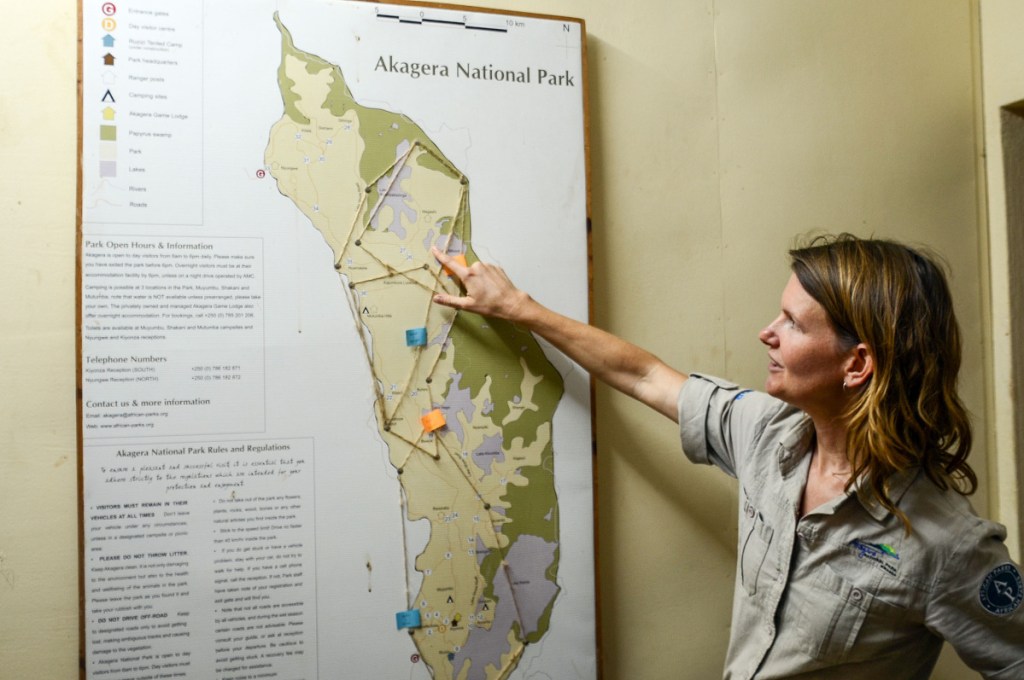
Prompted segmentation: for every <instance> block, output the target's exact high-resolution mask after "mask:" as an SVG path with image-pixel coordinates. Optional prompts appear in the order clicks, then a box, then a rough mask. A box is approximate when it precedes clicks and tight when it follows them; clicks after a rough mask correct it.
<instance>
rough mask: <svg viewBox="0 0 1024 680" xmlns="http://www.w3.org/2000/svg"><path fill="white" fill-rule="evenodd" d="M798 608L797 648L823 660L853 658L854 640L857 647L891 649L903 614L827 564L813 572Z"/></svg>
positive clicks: (901, 623)
mask: <svg viewBox="0 0 1024 680" xmlns="http://www.w3.org/2000/svg"><path fill="white" fill-rule="evenodd" d="M800 609H801V614H800V620H799V624H798V626H799V628H800V629H801V636H800V638H801V648H802V649H803V651H804V652H805V653H807V654H808V655H810V656H811V657H812V658H814V659H818V660H819V661H826V662H838V661H854V660H855V659H853V658H851V651H852V650H853V649H854V648H855V643H856V645H857V647H856V648H857V649H863V650H874V651H875V652H877V653H882V651H883V650H884V651H891V650H890V649H889V648H890V647H891V645H893V644H894V643H895V642H896V631H897V630H898V629H899V628H901V627H902V626H903V625H904V624H905V618H906V614H907V612H906V611H905V610H904V609H902V608H901V607H897V606H895V605H892V604H889V603H888V602H886V601H884V600H881V599H879V598H878V597H876V596H875V595H874V594H872V593H871V592H870V591H869V590H867V589H866V588H862V587H859V586H857V585H855V584H853V583H851V582H850V581H847V580H846V579H845V578H843V577H842V576H840V575H839V574H837V573H835V572H834V571H832V570H831V569H829V568H828V567H827V566H826V567H823V568H821V569H820V570H818V572H817V573H816V574H815V576H814V580H813V585H812V588H811V593H810V594H809V597H807V598H805V599H804V601H803V602H801V605H800Z"/></svg>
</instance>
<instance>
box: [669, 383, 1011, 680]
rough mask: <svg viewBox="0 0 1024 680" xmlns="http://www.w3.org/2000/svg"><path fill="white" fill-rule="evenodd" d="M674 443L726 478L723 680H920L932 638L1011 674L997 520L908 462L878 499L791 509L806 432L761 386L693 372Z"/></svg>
mask: <svg viewBox="0 0 1024 680" xmlns="http://www.w3.org/2000/svg"><path fill="white" fill-rule="evenodd" d="M679 423H680V432H681V437H682V444H683V450H684V451H685V453H686V455H687V456H688V457H689V458H690V459H691V460H693V461H694V462H697V463H705V464H710V465H715V466H717V467H719V468H721V469H722V470H724V471H725V472H726V473H728V474H729V475H731V476H733V477H736V478H737V479H738V480H739V486H740V489H739V525H740V526H739V547H738V555H737V568H736V571H737V574H736V588H735V595H734V598H733V611H732V632H731V635H730V641H729V651H728V655H727V658H726V667H725V678H727V679H730V680H738V679H741V678H755V677H756V678H794V677H799V678H829V679H830V680H831V679H837V680H842V679H843V678H886V679H887V680H899V679H901V678H907V679H918V678H920V679H925V678H928V677H929V675H930V673H931V670H932V667H933V666H934V665H935V662H936V659H937V658H938V655H939V651H940V649H941V647H942V641H943V640H947V641H949V642H950V643H951V644H952V645H953V647H954V648H955V649H956V651H957V653H958V654H959V655H960V657H961V658H962V659H963V660H964V661H965V662H966V663H967V664H968V665H969V666H971V667H972V668H974V669H976V670H978V671H979V672H981V673H982V674H983V675H984V676H985V677H986V678H998V679H999V680H1009V679H1010V678H1014V679H1021V678H1024V605H1022V604H1021V599H1022V597H1024V584H1022V583H1021V576H1020V573H1021V572H1020V569H1019V568H1018V567H1017V566H1016V565H1015V564H1013V563H1012V562H1011V560H1010V558H1009V555H1008V553H1007V550H1006V546H1005V545H1004V544H1003V539H1004V538H1005V536H1006V530H1005V528H1004V527H1003V526H1002V525H999V524H996V523H994V522H989V521H987V520H984V519H981V518H979V517H978V516H977V515H975V514H974V511H973V510H972V509H971V506H970V503H969V502H968V501H967V500H966V499H965V498H964V497H963V496H961V495H960V494H958V493H956V492H955V491H942V490H940V489H939V488H938V487H937V486H935V485H934V484H933V483H932V482H930V481H929V480H928V478H927V477H926V476H925V475H924V474H920V473H919V471H918V470H911V471H908V472H907V473H903V474H901V475H899V476H898V477H897V478H896V479H894V480H893V484H892V487H891V491H890V497H891V498H892V500H893V501H894V502H895V503H896V505H897V506H898V507H899V508H900V509H901V510H902V511H903V512H905V513H906V514H907V516H908V517H909V518H910V521H911V523H912V525H913V532H912V533H911V535H910V536H907V535H905V531H904V527H903V524H902V522H901V521H900V520H899V518H897V517H895V516H894V515H892V514H891V513H890V512H889V511H887V510H886V509H885V508H883V507H881V506H880V505H878V504H872V503H867V502H864V501H862V500H861V497H860V496H859V495H857V494H851V495H843V496H840V497H839V498H836V499H834V500H833V501H831V502H829V503H826V504H825V505H823V506H821V507H819V508H817V509H815V510H814V511H813V512H811V513H810V514H808V515H807V516H805V517H803V518H801V517H800V503H801V497H802V495H803V488H804V484H805V482H806V480H807V473H808V469H809V465H810V458H811V457H810V456H809V455H808V454H809V452H810V444H811V435H812V427H811V423H810V420H809V419H808V418H807V416H805V415H804V414H803V413H802V412H800V411H798V410H796V409H795V408H793V407H791V406H789V405H787V404H785V403H784V402H781V401H778V400H777V399H774V398H772V397H770V396H768V395H766V394H762V393H759V392H752V391H749V390H740V389H739V388H737V387H736V386H735V385H732V384H730V383H727V382H723V381H720V380H717V379H715V378H709V377H704V376H699V375H692V376H691V377H690V379H689V380H687V381H686V383H685V385H684V386H683V389H682V391H681V392H680V395H679Z"/></svg>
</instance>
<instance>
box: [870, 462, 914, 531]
mask: <svg viewBox="0 0 1024 680" xmlns="http://www.w3.org/2000/svg"><path fill="white" fill-rule="evenodd" d="M919 474H921V468H919V467H913V468H910V469H908V470H900V471H898V472H894V473H893V474H892V475H890V476H889V479H887V480H886V486H888V494H889V500H890V501H892V504H893V505H899V502H900V499H901V498H903V494H905V493H906V492H907V489H909V488H910V486H911V484H913V483H914V480H916V479H917V476H918V475H919ZM854 488H855V489H856V491H857V500H859V501H860V504H861V505H862V506H864V510H865V511H867V513H868V514H869V515H871V516H872V517H874V518H875V520H876V521H878V522H881V521H882V520H884V519H885V518H886V517H888V516H889V515H891V514H892V512H891V511H889V510H888V509H887V508H886V507H885V506H884V505H882V503H881V501H879V500H878V499H877V498H875V496H874V494H871V493H867V492H865V491H863V490H861V484H860V480H858V481H857V483H856V484H855V485H854Z"/></svg>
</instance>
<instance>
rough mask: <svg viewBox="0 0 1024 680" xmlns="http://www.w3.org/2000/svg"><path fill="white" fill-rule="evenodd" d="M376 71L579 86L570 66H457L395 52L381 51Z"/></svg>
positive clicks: (413, 76) (411, 75)
mask: <svg viewBox="0 0 1024 680" xmlns="http://www.w3.org/2000/svg"><path fill="white" fill-rule="evenodd" d="M373 70H374V71H383V72H384V73H399V74H402V75H405V76H409V77H410V78H413V79H415V78H419V77H421V76H436V77H439V78H458V79H465V80H489V81H494V82H503V83H524V84H535V85H553V86H560V87H576V80H577V74H574V73H572V72H571V71H569V69H559V70H557V71H553V70H549V69H546V68H539V67H535V66H527V67H526V68H520V69H511V68H500V67H497V66H495V65H494V64H472V63H469V62H466V63H463V62H455V66H454V67H451V66H449V65H448V64H431V63H429V62H419V61H402V60H400V59H395V58H394V56H392V55H390V54H389V55H386V56H385V55H381V56H380V57H378V58H377V64H376V65H375V66H374V67H373Z"/></svg>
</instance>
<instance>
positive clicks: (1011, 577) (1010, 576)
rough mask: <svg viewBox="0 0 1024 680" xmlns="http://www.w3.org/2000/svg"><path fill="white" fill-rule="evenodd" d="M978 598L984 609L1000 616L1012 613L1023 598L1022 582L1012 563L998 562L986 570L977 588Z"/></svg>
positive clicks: (1023, 588) (1023, 587)
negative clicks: (996, 565) (990, 569)
mask: <svg viewBox="0 0 1024 680" xmlns="http://www.w3.org/2000/svg"><path fill="white" fill-rule="evenodd" d="M978 599H979V600H981V606H982V607H984V608H985V611H987V612H990V613H992V614H998V615H1000V616H1002V615H1005V614H1012V613H1013V612H1014V611H1015V610H1016V609H1017V607H1019V606H1020V603H1021V600H1024V582H1022V581H1021V577H1020V572H1019V571H1017V567H1015V566H1014V565H1012V564H1009V563H1007V564H1000V565H999V566H998V567H996V568H995V569H993V570H992V571H990V572H988V574H986V575H985V579H984V580H983V581H982V582H981V588H979V589H978Z"/></svg>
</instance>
